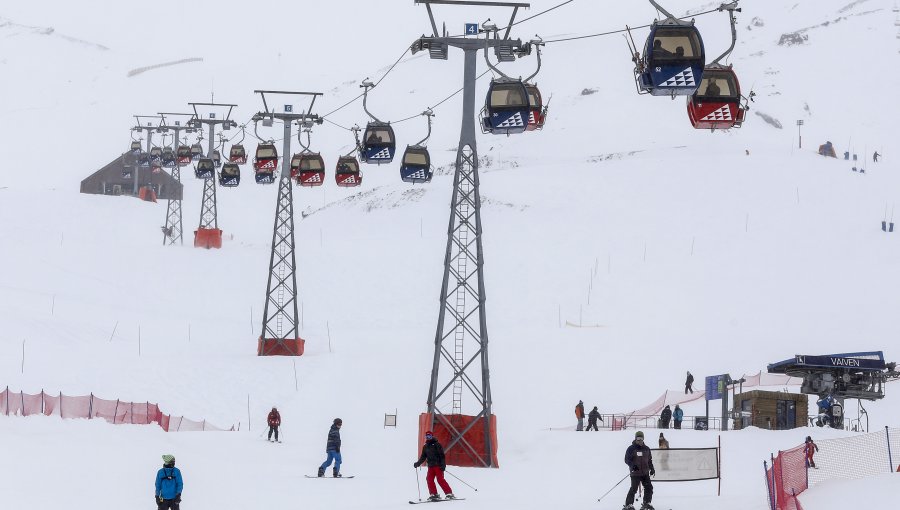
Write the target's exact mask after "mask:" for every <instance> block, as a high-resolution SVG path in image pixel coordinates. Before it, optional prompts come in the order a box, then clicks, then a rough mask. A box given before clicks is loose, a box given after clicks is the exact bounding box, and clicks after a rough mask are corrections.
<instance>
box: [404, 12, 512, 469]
mask: <svg viewBox="0 0 900 510" xmlns="http://www.w3.org/2000/svg"><path fill="white" fill-rule="evenodd" d="M415 3H416V4H425V7H426V9H427V10H428V17H429V19H430V21H431V27H432V29H433V32H434V33H433V36H432V37H422V38H420V39H418V40H416V41H415V42H414V43H413V45H412V51H413V53H416V52H418V51H422V50H428V53H429V56H430V57H431V58H433V59H440V60H446V59H447V51H448V48H449V47H450V46H452V47H454V48H459V49H461V50H463V52H464V55H465V60H464V71H463V111H462V126H461V130H460V139H459V146H458V148H457V152H456V169H455V172H454V175H453V198H452V200H451V203H450V222H449V226H448V229H447V248H446V250H445V253H444V275H443V279H442V281H441V294H440V310H439V313H438V323H437V331H436V333H435V339H434V358H433V364H432V370H431V383H430V385H429V389H428V400H427V404H428V408H427V411H426V412H425V413H423V414H421V415H420V416H419V438H421V437H422V436H423V434H424V432H425V431H427V430H430V431H433V433H434V435H435V437H437V438H438V440H439V441H440V443H441V444H442V445H443V446H444V450H445V453H446V461H447V464H450V465H453V466H471V467H494V468H495V467H499V463H498V461H497V422H496V416H495V415H494V414H493V413H492V409H491V407H492V400H491V385H490V369H489V365H488V331H487V315H486V310H485V301H486V297H485V290H484V256H483V253H484V250H483V246H482V242H481V235H482V226H481V194H480V191H479V177H478V150H477V145H476V139H475V138H476V137H475V133H476V131H475V112H476V110H475V84H476V83H475V82H476V79H477V74H476V57H477V55H478V51H479V50H485V49H486V48H495V51H496V49H497V48H501V47H502V48H504V49H508V48H510V47H518V46H521V41H518V40H515V41H514V40H510V39H508V36H509V30H507V31H506V34H505V35H504V37H503V38H502V39H500V38H494V39H491V38H487V40H485V39H478V38H477V37H475V38H465V37H448V36H447V35H446V34H444V36H443V37H441V36H440V35H439V33H438V29H437V24H436V23H435V20H434V14H433V12H432V9H431V6H432V5H455V6H459V5H464V6H478V7H483V6H489V7H511V8H513V14H512V16H511V18H510V22H509V25H510V26H512V24H513V21H514V19H515V16H516V12H518V9H519V8H522V7H525V8H527V7H528V6H529V5H528V4H524V3H507V2H468V1H454V2H449V1H445V0H415ZM464 395H465V396H466V397H468V398H469V399H470V401H469V402H467V406H466V407H467V412H466V413H464V412H463V396H464ZM469 409H470V410H469Z"/></svg>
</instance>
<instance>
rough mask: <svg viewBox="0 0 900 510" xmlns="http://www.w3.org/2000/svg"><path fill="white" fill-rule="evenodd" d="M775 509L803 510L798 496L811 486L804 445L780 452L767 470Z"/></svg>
mask: <svg viewBox="0 0 900 510" xmlns="http://www.w3.org/2000/svg"><path fill="white" fill-rule="evenodd" d="M766 476H767V477H768V480H766V482H767V483H768V484H769V491H770V498H771V500H772V501H771V503H773V504H774V505H775V509H774V510H803V507H802V506H801V505H800V501H799V500H797V496H798V495H799V494H800V493H801V492H803V491H805V490H806V489H808V488H809V480H808V478H807V471H806V454H805V453H804V450H803V446H802V445H801V446H798V447H796V448H791V449H790V450H787V451H783V452H778V456H777V457H775V458H774V459H773V460H772V467H771V468H769V470H768V471H767V472H766Z"/></svg>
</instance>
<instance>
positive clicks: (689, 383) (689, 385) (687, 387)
mask: <svg viewBox="0 0 900 510" xmlns="http://www.w3.org/2000/svg"><path fill="white" fill-rule="evenodd" d="M693 386H694V376H693V375H691V372H690V371H688V373H687V379H685V380H684V394H685V395H687V394H688V392H689V391H690V392H691V394H693V393H694V388H693Z"/></svg>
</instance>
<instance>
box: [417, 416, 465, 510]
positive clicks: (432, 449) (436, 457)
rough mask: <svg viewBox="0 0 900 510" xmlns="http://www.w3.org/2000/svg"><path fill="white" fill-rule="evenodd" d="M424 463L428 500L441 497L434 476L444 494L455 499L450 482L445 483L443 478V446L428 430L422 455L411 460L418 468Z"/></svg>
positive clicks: (444, 465)
mask: <svg viewBox="0 0 900 510" xmlns="http://www.w3.org/2000/svg"><path fill="white" fill-rule="evenodd" d="M426 463H427V464H428V474H426V475H425V482H426V483H427V484H428V494H429V495H428V500H429V501H440V500H441V497H440V496H438V492H437V487H436V486H435V484H434V479H435V478H437V483H438V485H440V486H441V490H442V491H444V496H445V497H446V498H447V499H456V496H454V495H453V490H452V489H451V488H450V484H448V483H447V480H444V470H445V469H447V461H446V459H444V447H443V446H441V443H439V442H438V440H437V439H436V438H435V437H434V434H432V433H431V431H430V430H429V431H427V432H425V444H424V445H422V455H420V456H419V460H417V461H416V462H413V467H415V468H417V469H418V467H419V466H421V465H422V464H426Z"/></svg>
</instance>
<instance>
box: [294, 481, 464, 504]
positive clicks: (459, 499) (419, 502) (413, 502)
mask: <svg viewBox="0 0 900 510" xmlns="http://www.w3.org/2000/svg"><path fill="white" fill-rule="evenodd" d="M303 476H305V477H306V478H331V479H341V478H343V479H350V478H353V477H355V476H356V475H350V476H312V475H303ZM465 500H466V498H452V499H450V498H448V499H435V500H430V499H426V500H424V501H410V502H409V504H410V505H418V504H421V503H443V502H446V501H465Z"/></svg>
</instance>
